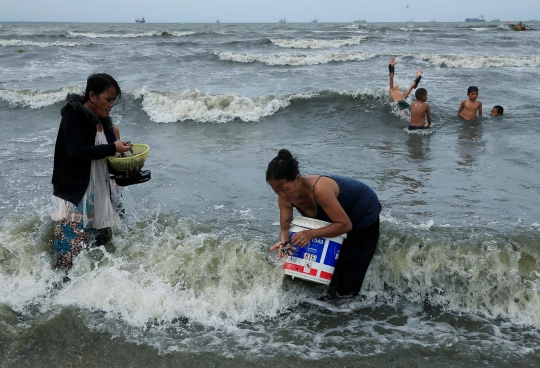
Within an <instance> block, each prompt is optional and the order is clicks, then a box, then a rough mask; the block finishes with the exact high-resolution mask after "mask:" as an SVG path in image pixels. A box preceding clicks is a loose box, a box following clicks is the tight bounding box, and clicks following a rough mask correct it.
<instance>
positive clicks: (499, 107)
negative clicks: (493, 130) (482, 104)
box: [493, 105, 504, 115]
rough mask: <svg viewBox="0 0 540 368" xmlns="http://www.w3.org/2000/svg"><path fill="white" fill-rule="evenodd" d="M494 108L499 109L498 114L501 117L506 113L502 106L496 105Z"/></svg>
mask: <svg viewBox="0 0 540 368" xmlns="http://www.w3.org/2000/svg"><path fill="white" fill-rule="evenodd" d="M493 108H494V109H497V114H499V115H502V114H503V112H504V109H503V107H502V106H500V105H495V106H493Z"/></svg>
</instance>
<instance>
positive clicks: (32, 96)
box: [0, 86, 83, 109]
mask: <svg viewBox="0 0 540 368" xmlns="http://www.w3.org/2000/svg"><path fill="white" fill-rule="evenodd" d="M68 93H79V94H80V93H83V89H82V88H81V87H80V86H68V87H64V88H62V89H60V90H56V91H46V92H42V91H36V90H30V89H21V90H17V91H7V90H0V99H2V100H4V101H7V102H8V103H9V106H10V107H29V108H31V109H40V108H42V107H45V106H49V105H53V104H55V103H57V102H60V101H63V100H64V99H65V98H66V95H67V94H68Z"/></svg>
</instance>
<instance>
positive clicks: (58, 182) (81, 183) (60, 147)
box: [52, 94, 116, 205]
mask: <svg viewBox="0 0 540 368" xmlns="http://www.w3.org/2000/svg"><path fill="white" fill-rule="evenodd" d="M66 101H67V105H66V106H64V107H63V108H62V110H61V115H62V121H61V122H60V128H59V129H58V135H57V137H56V145H55V147H54V169H53V175H52V184H53V188H54V189H53V194H54V195H55V196H57V197H60V198H62V199H65V200H66V201H69V202H71V203H73V204H75V205H78V204H79V202H80V201H81V199H82V197H83V196H84V193H85V192H86V189H87V188H88V184H89V183H90V167H91V162H92V160H99V159H103V158H105V157H107V156H114V154H115V152H116V147H115V145H114V141H115V138H114V132H113V130H112V129H113V128H112V122H111V118H110V117H107V118H100V117H98V116H97V115H96V114H94V113H93V112H91V111H89V110H88V109H87V108H85V107H84V104H83V97H82V96H79V95H75V94H68V95H67V97H66ZM99 122H101V123H102V125H103V131H104V133H105V136H106V137H107V141H108V142H109V144H103V145H97V146H96V145H95V139H96V133H97V127H96V125H97V124H98V123H99ZM111 133H112V134H111Z"/></svg>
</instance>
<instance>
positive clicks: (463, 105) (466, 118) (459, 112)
mask: <svg viewBox="0 0 540 368" xmlns="http://www.w3.org/2000/svg"><path fill="white" fill-rule="evenodd" d="M463 110H465V100H463V101H461V105H459V110H458V112H457V116H459V117H460V118H463V119H465V120H470V119H469V118H468V117H466V116H465V115H463Z"/></svg>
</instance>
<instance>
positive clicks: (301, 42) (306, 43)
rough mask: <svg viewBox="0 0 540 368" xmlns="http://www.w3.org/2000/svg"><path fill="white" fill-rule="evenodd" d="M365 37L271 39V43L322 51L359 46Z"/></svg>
mask: <svg viewBox="0 0 540 368" xmlns="http://www.w3.org/2000/svg"><path fill="white" fill-rule="evenodd" d="M366 38H367V36H354V37H350V38H348V39H344V40H318V39H312V38H304V39H296V40H287V39H271V40H270V41H272V43H273V44H274V45H276V46H279V47H285V48H292V49H324V48H338V47H342V46H354V45H359V44H360V43H361V42H362V41H364V40H365V39H366Z"/></svg>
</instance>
